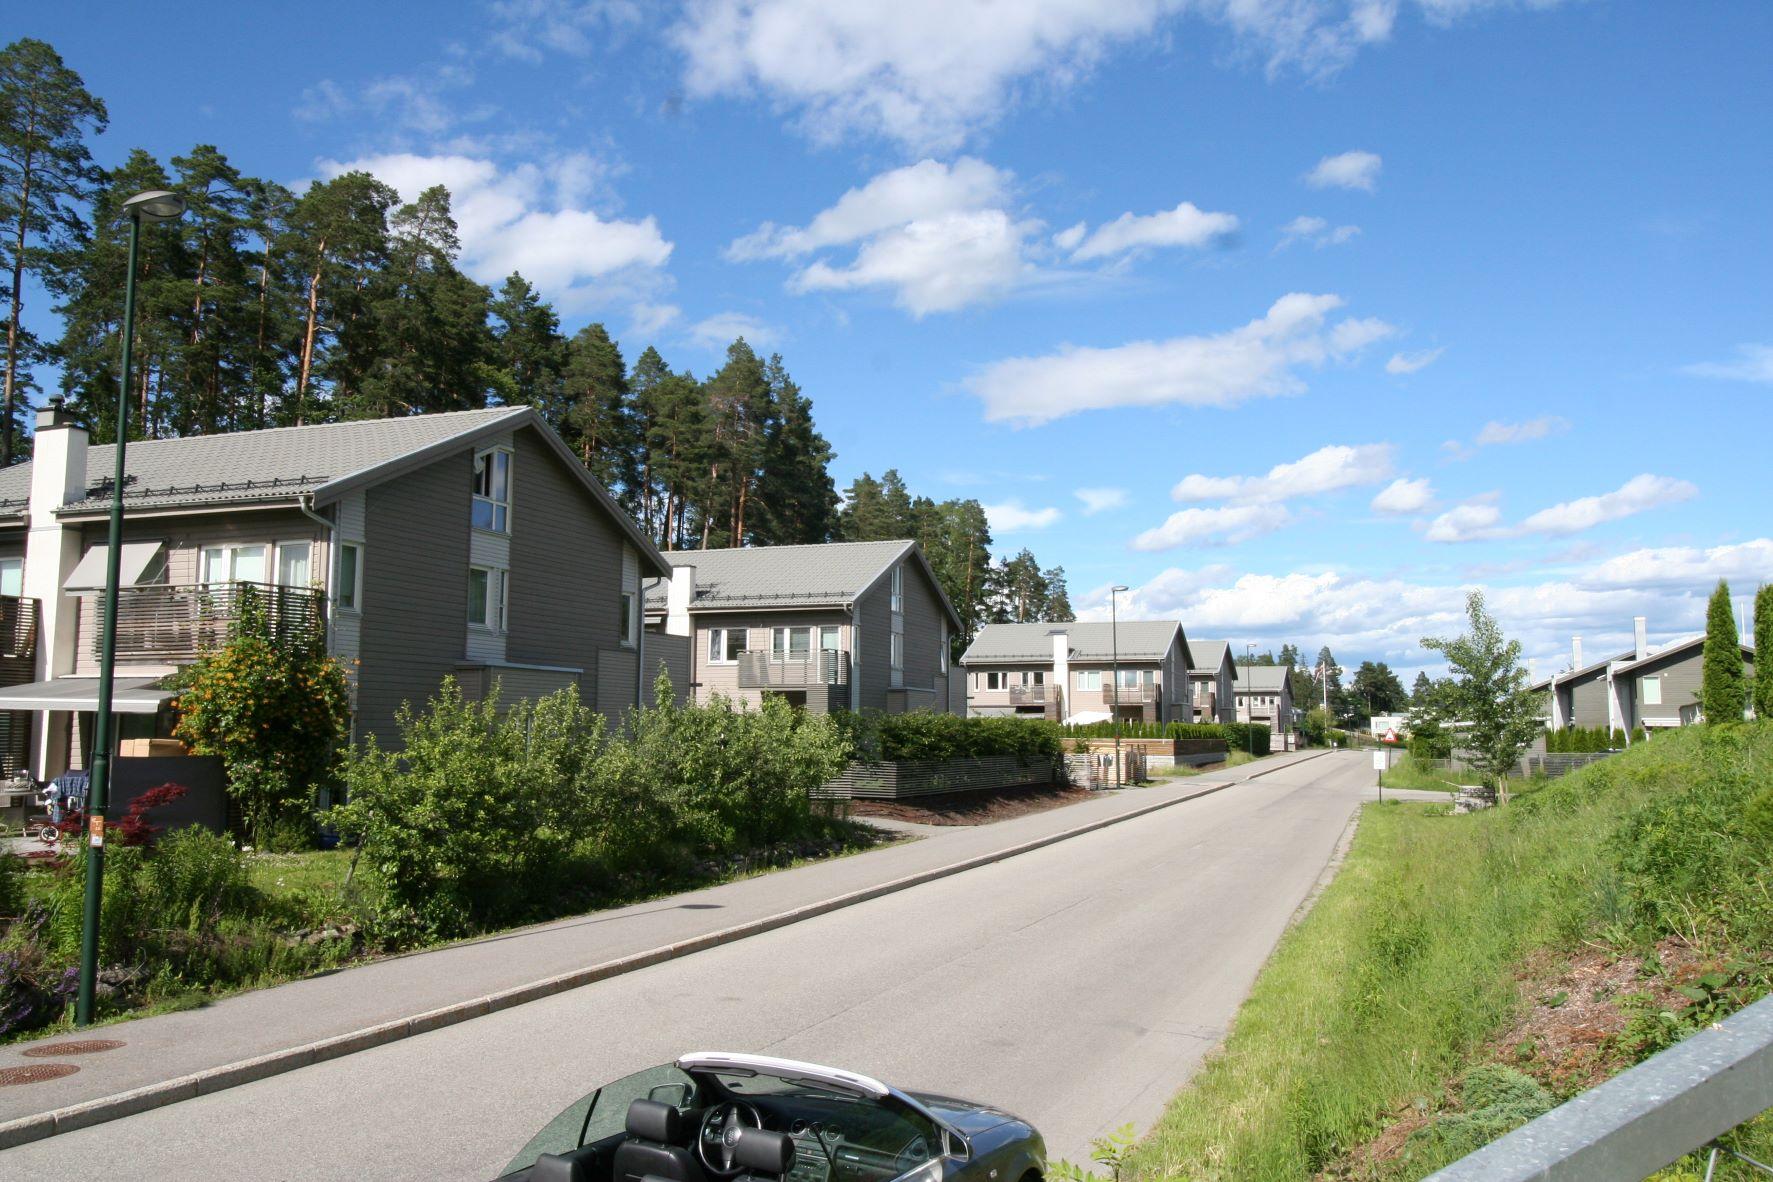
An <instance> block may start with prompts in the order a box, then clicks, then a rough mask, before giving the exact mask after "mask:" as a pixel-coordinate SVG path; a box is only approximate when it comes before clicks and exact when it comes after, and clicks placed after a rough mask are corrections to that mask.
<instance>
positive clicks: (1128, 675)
mask: <svg viewBox="0 0 1773 1182" xmlns="http://www.w3.org/2000/svg"><path fill="white" fill-rule="evenodd" d="M1150 676H1151V673H1150V671H1149V670H1147V671H1146V672H1145V673H1144V674H1143V677H1147V678H1148V677H1150ZM1140 680H1141V674H1140V672H1139V670H1137V669H1122V670H1121V671H1120V688H1122V689H1138V688H1139V682H1140Z"/></svg>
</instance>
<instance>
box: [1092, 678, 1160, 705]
mask: <svg viewBox="0 0 1773 1182" xmlns="http://www.w3.org/2000/svg"><path fill="white" fill-rule="evenodd" d="M1115 700H1116V699H1115V694H1114V687H1113V686H1112V685H1105V686H1103V687H1102V704H1103V705H1104V706H1112V705H1114V703H1115ZM1119 701H1120V704H1121V705H1122V706H1143V705H1145V704H1147V703H1149V702H1155V701H1157V686H1155V685H1145V684H1143V683H1141V684H1139V685H1123V686H1121V687H1120V698H1119Z"/></svg>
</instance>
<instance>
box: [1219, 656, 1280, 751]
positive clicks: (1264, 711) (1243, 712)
mask: <svg viewBox="0 0 1773 1182" xmlns="http://www.w3.org/2000/svg"><path fill="white" fill-rule="evenodd" d="M1238 677H1239V680H1238V683H1237V688H1236V696H1237V717H1236V718H1235V719H1233V721H1234V722H1263V723H1267V724H1268V731H1269V734H1271V735H1272V736H1273V737H1274V738H1273V744H1274V749H1275V750H1276V751H1288V750H1291V749H1292V746H1293V743H1294V740H1293V738H1292V736H1293V732H1294V727H1293V667H1292V666H1291V665H1245V666H1244V667H1243V668H1241V669H1240V670H1239V671H1238Z"/></svg>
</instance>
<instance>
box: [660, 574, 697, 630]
mask: <svg viewBox="0 0 1773 1182" xmlns="http://www.w3.org/2000/svg"><path fill="white" fill-rule="evenodd" d="M695 601H696V568H695V567H693V566H674V567H672V568H671V581H670V582H668V583H666V584H665V633H666V635H668V636H691V635H693V634H694V633H693V632H692V630H691V628H690V605H691V604H692V603H694V602H695Z"/></svg>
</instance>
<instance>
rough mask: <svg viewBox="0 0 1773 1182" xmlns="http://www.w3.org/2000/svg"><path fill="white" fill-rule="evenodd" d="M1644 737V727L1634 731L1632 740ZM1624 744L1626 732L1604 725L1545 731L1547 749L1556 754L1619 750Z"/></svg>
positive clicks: (1639, 739) (1636, 740) (1640, 739)
mask: <svg viewBox="0 0 1773 1182" xmlns="http://www.w3.org/2000/svg"><path fill="white" fill-rule="evenodd" d="M1643 738H1644V728H1643V727H1639V728H1638V729H1637V730H1635V731H1633V732H1632V736H1631V739H1632V742H1634V743H1636V742H1641V741H1642V740H1643ZM1624 746H1625V732H1624V731H1623V730H1619V729H1614V730H1608V729H1607V728H1606V727H1604V726H1577V727H1566V728H1565V729H1563V730H1558V731H1546V732H1545V750H1546V751H1547V752H1550V753H1551V754H1554V755H1565V754H1579V753H1582V752H1587V751H1618V750H1620V749H1622V748H1623V747H1624Z"/></svg>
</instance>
